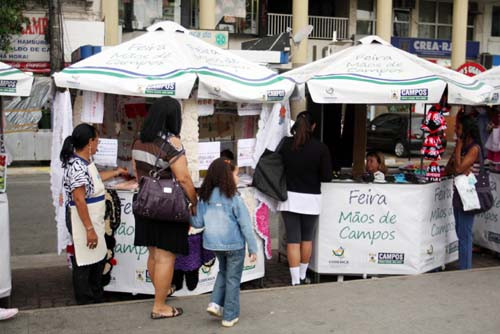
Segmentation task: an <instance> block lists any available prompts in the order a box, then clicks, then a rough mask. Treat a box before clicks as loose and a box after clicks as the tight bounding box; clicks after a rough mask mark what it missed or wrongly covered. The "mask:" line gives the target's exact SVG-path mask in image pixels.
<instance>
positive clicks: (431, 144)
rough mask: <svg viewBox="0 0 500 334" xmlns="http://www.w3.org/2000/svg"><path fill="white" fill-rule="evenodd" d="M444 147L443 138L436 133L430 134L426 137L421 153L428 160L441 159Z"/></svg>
mask: <svg viewBox="0 0 500 334" xmlns="http://www.w3.org/2000/svg"><path fill="white" fill-rule="evenodd" d="M443 152H444V147H443V144H442V142H441V138H440V137H439V136H435V135H429V136H427V137H426V138H425V140H424V144H423V145H422V149H421V150H420V153H421V154H422V155H423V156H424V158H425V159H428V160H441V154H442V153H443Z"/></svg>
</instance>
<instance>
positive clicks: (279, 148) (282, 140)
mask: <svg viewBox="0 0 500 334" xmlns="http://www.w3.org/2000/svg"><path fill="white" fill-rule="evenodd" d="M287 138H288V137H287V136H284V137H283V138H281V141H280V142H279V144H278V146H276V149H275V150H274V152H276V153H279V152H280V150H281V147H282V146H283V144H284V143H285V140H286V139H287Z"/></svg>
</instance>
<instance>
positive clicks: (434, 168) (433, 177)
mask: <svg viewBox="0 0 500 334" xmlns="http://www.w3.org/2000/svg"><path fill="white" fill-rule="evenodd" d="M425 177H426V178H427V181H429V182H439V181H441V167H439V165H438V164H437V162H435V161H433V162H431V163H430V164H429V167H427V173H426V174H425Z"/></svg>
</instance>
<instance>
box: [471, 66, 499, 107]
mask: <svg viewBox="0 0 500 334" xmlns="http://www.w3.org/2000/svg"><path fill="white" fill-rule="evenodd" d="M474 79H476V80H479V81H481V82H484V83H485V84H487V85H490V86H491V87H493V92H492V94H491V96H490V100H489V102H488V103H487V104H495V105H498V104H500V66H497V67H493V68H492V69H489V70H487V71H485V72H483V73H479V74H478V75H476V76H475V77H474Z"/></svg>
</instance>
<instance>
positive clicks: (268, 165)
mask: <svg viewBox="0 0 500 334" xmlns="http://www.w3.org/2000/svg"><path fill="white" fill-rule="evenodd" d="M285 139H286V137H285V138H283V139H282V140H281V142H280V143H279V144H278V147H276V150H275V151H274V152H273V151H271V150H268V149H266V150H265V151H264V153H262V155H261V156H260V159H259V161H258V162H257V166H256V167H255V172H254V174H253V180H252V186H254V187H255V188H257V190H259V191H260V192H262V193H264V194H266V195H267V196H269V197H271V198H274V199H276V200H278V201H286V200H287V199H288V193H287V188H286V175H285V166H284V164H283V159H282V157H281V154H279V151H280V149H281V146H282V145H283V143H284V141H285Z"/></svg>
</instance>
